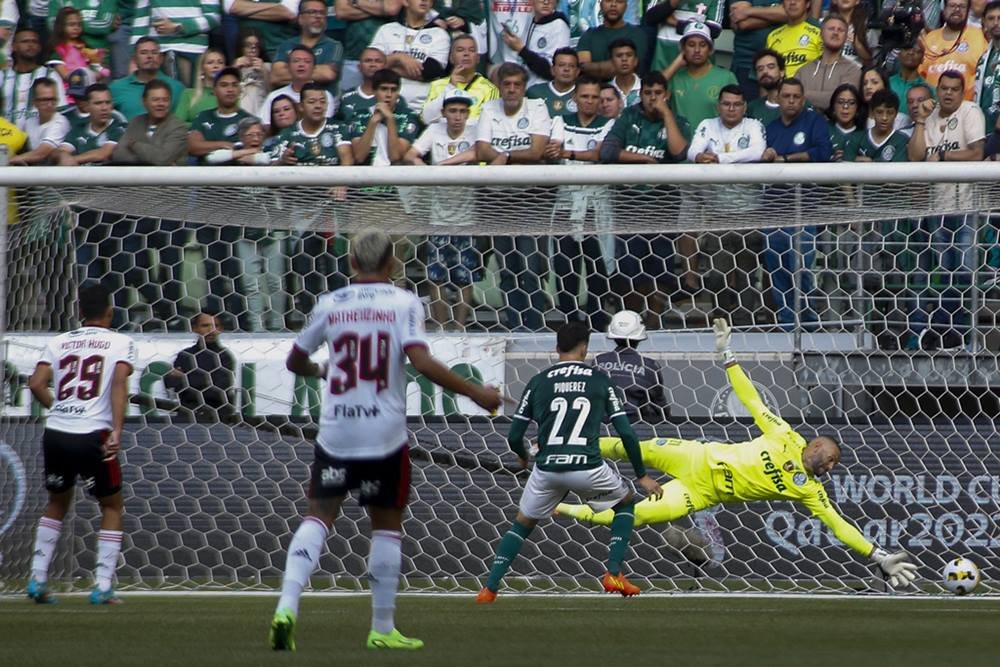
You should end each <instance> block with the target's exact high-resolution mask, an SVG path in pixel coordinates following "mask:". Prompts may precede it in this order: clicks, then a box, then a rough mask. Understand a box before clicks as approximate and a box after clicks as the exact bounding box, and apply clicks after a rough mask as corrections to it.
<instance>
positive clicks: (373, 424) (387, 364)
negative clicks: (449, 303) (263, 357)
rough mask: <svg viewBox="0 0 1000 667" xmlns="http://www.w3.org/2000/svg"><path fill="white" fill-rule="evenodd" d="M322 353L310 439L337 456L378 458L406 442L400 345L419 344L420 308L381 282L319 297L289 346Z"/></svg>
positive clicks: (421, 340) (423, 343)
mask: <svg viewBox="0 0 1000 667" xmlns="http://www.w3.org/2000/svg"><path fill="white" fill-rule="evenodd" d="M323 345H325V346H326V347H327V349H328V350H329V353H330V362H329V365H328V369H327V373H326V378H325V384H324V386H323V388H322V390H321V391H322V393H323V408H322V412H321V413H320V421H319V435H318V436H317V438H316V441H317V444H319V446H320V447H322V448H323V450H324V451H325V452H326V453H328V454H330V455H331V456H335V457H338V458H345V459H371V458H382V457H385V456H387V455H389V454H391V453H393V452H395V451H396V450H398V449H399V448H400V447H401V446H403V445H404V444H405V443H406V442H407V441H408V437H409V436H408V434H407V431H406V350H407V348H410V347H413V346H417V345H420V346H423V347H427V346H428V345H427V336H426V334H425V333H424V308H423V305H422V304H421V303H420V300H419V299H418V298H417V296H416V295H415V294H413V293H412V292H408V291H406V290H402V289H399V288H398V287H395V286H393V285H390V284H388V283H357V284H354V285H350V286H348V287H342V288H341V289H338V290H336V291H334V292H331V293H330V294H326V295H324V296H323V297H321V298H320V300H319V301H318V302H317V304H316V307H315V308H314V309H313V312H312V315H311V316H310V319H309V323H308V324H306V326H305V328H304V329H302V331H301V333H299V337H298V339H296V341H295V346H296V347H297V348H298V349H299V350H300V351H301V352H304V353H306V354H312V353H313V352H315V351H316V350H318V349H319V348H320V347H321V346H323Z"/></svg>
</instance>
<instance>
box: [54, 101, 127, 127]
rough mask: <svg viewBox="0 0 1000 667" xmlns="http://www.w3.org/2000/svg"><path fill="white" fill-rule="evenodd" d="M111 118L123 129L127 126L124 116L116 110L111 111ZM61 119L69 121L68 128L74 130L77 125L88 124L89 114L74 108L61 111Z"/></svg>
mask: <svg viewBox="0 0 1000 667" xmlns="http://www.w3.org/2000/svg"><path fill="white" fill-rule="evenodd" d="M111 117H112V118H114V119H115V120H117V121H118V122H119V123H121V124H122V126H123V127H124V126H125V125H127V124H128V121H127V120H125V115H124V114H123V113H122V112H121V111H119V110H118V109H113V110H112V111H111ZM63 118H65V119H66V120H68V121H69V126H70V128H75V127H77V126H78V125H86V124H87V123H89V122H90V114H89V113H80V110H79V109H78V108H77V107H75V106H72V107H70V108H69V109H66V111H63Z"/></svg>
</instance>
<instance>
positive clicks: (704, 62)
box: [670, 21, 736, 127]
mask: <svg viewBox="0 0 1000 667" xmlns="http://www.w3.org/2000/svg"><path fill="white" fill-rule="evenodd" d="M712 32H713V31H712V29H711V28H710V27H709V26H708V25H707V24H705V23H702V22H701V21H691V22H690V23H688V24H687V25H686V26H684V31H683V33H682V35H681V55H680V57H681V58H682V59H683V66H682V67H681V68H680V69H678V70H677V72H676V73H675V74H674V75H673V76H671V77H670V103H671V105H672V106H673V108H674V111H676V112H677V114H678V115H680V116H683V117H684V118H686V119H687V120H688V122H689V123H691V127H698V125H699V124H700V123H701V121H703V120H705V119H707V118H714V117H715V115H716V108H715V107H716V104H717V103H718V101H719V91H720V90H722V89H723V88H724V87H726V86H728V85H729V84H734V83H736V77H735V76H734V75H733V73H732V72H730V71H729V70H727V69H725V68H723V67H718V66H717V65H713V64H712V62H711V60H710V58H711V56H712V51H713V50H714V48H715V42H714V39H713V36H712Z"/></svg>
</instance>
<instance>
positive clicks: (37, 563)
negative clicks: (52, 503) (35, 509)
mask: <svg viewBox="0 0 1000 667" xmlns="http://www.w3.org/2000/svg"><path fill="white" fill-rule="evenodd" d="M61 532H62V521H56V520H55V519H50V518H48V517H44V516H43V517H42V518H41V519H39V520H38V529H37V530H36V531H35V555H34V556H33V557H32V559H31V578H32V579H34V580H35V581H37V582H38V583H40V584H44V583H45V582H46V581H48V580H49V563H51V562H52V556H53V555H54V554H55V552H56V547H57V546H58V544H59V533H61Z"/></svg>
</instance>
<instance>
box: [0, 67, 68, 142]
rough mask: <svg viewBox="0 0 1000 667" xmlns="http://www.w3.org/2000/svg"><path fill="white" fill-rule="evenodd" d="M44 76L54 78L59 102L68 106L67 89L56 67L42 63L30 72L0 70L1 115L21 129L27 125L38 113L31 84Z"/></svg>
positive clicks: (60, 106)
mask: <svg viewBox="0 0 1000 667" xmlns="http://www.w3.org/2000/svg"><path fill="white" fill-rule="evenodd" d="M43 77H47V78H49V79H52V81H53V82H54V83H55V84H56V97H58V98H59V101H58V102H57V104H58V105H59V108H60V109H62V108H63V107H65V106H66V89H65V88H63V81H62V78H61V77H60V76H59V73H58V72H57V71H55V69H53V68H51V67H46V66H44V65H41V66H39V67H36V68H35V69H33V70H31V71H30V72H18V71H17V70H15V69H14V68H11V69H5V70H2V71H0V116H3V117H4V118H6V119H7V120H9V121H10V122H12V123H14V125H16V126H17V129H19V130H23V129H24V128H25V127H27V124H28V119H29V118H34V117H35V116H37V115H38V110H37V109H35V106H34V104H32V96H31V84H33V83H34V82H35V80H36V79H41V78H43Z"/></svg>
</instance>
